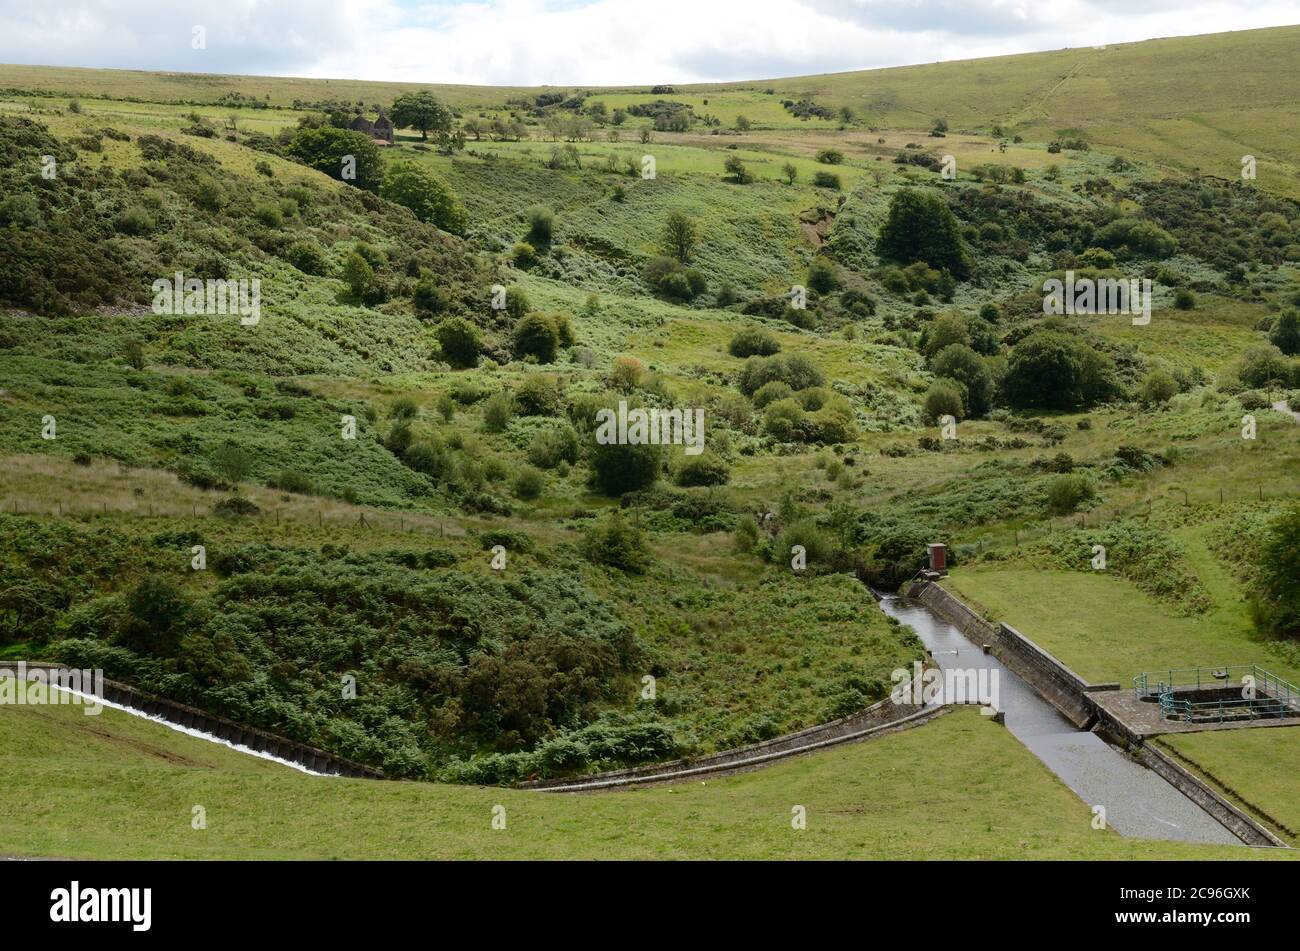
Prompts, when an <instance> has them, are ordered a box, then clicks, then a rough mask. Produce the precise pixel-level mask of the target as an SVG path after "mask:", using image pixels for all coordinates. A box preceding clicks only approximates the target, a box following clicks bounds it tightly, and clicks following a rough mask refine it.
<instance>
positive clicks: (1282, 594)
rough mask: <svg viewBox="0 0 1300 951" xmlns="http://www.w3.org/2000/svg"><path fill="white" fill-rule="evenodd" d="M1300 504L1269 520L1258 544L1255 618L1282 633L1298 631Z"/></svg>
mask: <svg viewBox="0 0 1300 951" xmlns="http://www.w3.org/2000/svg"><path fill="white" fill-rule="evenodd" d="M1297 538H1300V507H1297V506H1291V507H1290V508H1288V509H1286V510H1285V511H1283V512H1282V513H1281V514H1280V515H1278V516H1276V517H1275V518H1274V519H1273V520H1272V521H1271V522H1270V524H1269V526H1268V530H1267V534H1266V535H1265V537H1264V540H1263V543H1262V544H1261V545H1260V552H1259V561H1258V571H1259V581H1260V583H1259V594H1258V597H1257V600H1256V601H1255V602H1254V604H1253V605H1252V608H1253V611H1252V613H1253V614H1254V616H1255V619H1256V622H1257V623H1258V624H1260V626H1261V627H1263V628H1264V629H1265V630H1267V631H1270V632H1272V633H1274V634H1279V635H1282V636H1288V637H1295V636H1296V635H1297V634H1300V546H1298V545H1296V539H1297Z"/></svg>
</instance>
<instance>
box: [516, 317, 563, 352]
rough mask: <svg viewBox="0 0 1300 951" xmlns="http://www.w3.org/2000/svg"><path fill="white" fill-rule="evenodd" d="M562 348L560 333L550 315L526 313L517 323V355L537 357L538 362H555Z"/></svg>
mask: <svg viewBox="0 0 1300 951" xmlns="http://www.w3.org/2000/svg"><path fill="white" fill-rule="evenodd" d="M559 349H560V334H559V331H558V329H557V328H556V326H555V321H554V320H552V319H551V317H550V315H548V314H542V313H531V314H526V315H525V316H524V317H523V318H522V319H521V320H520V321H519V323H517V324H515V330H514V350H515V356H517V357H527V356H531V357H535V358H536V360H537V362H538V363H554V362H555V355H556V353H557V352H558V351H559Z"/></svg>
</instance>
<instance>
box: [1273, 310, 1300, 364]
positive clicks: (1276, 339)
mask: <svg viewBox="0 0 1300 951" xmlns="http://www.w3.org/2000/svg"><path fill="white" fill-rule="evenodd" d="M1268 339H1269V342H1270V343H1272V344H1273V346H1275V347H1277V348H1278V350H1280V351H1282V353H1285V354H1286V355H1287V356H1291V357H1294V356H1300V311H1294V310H1289V311H1287V312H1285V313H1284V314H1282V316H1280V317H1279V318H1278V319H1277V323H1276V324H1274V325H1273V329H1272V330H1271V331H1270V332H1269V335H1268Z"/></svg>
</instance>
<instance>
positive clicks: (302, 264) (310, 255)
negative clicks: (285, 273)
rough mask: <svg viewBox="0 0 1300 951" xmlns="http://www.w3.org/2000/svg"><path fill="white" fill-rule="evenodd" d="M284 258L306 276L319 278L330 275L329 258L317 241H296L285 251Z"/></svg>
mask: <svg viewBox="0 0 1300 951" xmlns="http://www.w3.org/2000/svg"><path fill="white" fill-rule="evenodd" d="M282 256H283V258H284V259H285V260H286V261H288V262H289V263H290V264H291V265H293V266H294V267H296V268H297V269H298V270H300V271H302V273H304V274H312V275H315V276H317V277H320V276H322V275H325V274H328V273H329V258H328V257H326V255H325V249H324V248H322V247H321V246H320V245H319V244H317V243H316V242H315V241H310V240H307V241H295V242H294V243H293V244H291V245H289V247H287V248H286V249H285V250H284V253H283V255H282Z"/></svg>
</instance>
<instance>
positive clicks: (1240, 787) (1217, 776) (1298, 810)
mask: <svg viewBox="0 0 1300 951" xmlns="http://www.w3.org/2000/svg"><path fill="white" fill-rule="evenodd" d="M1159 743H1160V745H1161V746H1163V747H1165V749H1167V750H1169V751H1170V752H1172V753H1174V754H1176V755H1177V756H1178V757H1179V758H1180V759H1182V761H1183V762H1184V764H1185V765H1188V766H1190V767H1191V768H1192V770H1193V771H1194V772H1196V773H1198V774H1200V775H1201V776H1202V777H1203V778H1205V779H1207V780H1209V781H1210V782H1211V783H1212V784H1213V785H1215V786H1217V787H1218V788H1219V789H1220V790H1221V791H1223V792H1224V793H1226V794H1227V795H1228V796H1229V798H1231V799H1233V800H1234V801H1235V802H1236V803H1237V804H1238V805H1239V806H1244V807H1245V808H1246V809H1247V810H1248V811H1250V812H1252V813H1254V814H1255V815H1256V816H1257V817H1258V818H1260V819H1263V820H1264V822H1266V823H1267V824H1268V825H1269V826H1271V827H1272V828H1273V830H1274V831H1276V832H1278V833H1280V834H1281V835H1282V837H1283V838H1285V839H1287V840H1288V841H1289V842H1290V843H1291V844H1292V845H1296V844H1297V843H1300V789H1297V787H1296V782H1295V777H1296V775H1297V772H1300V729H1296V728H1295V727H1268V728H1263V729H1252V730H1222V731H1210V732H1205V733H1179V734H1171V735H1169V736H1162V737H1161V738H1160V740H1159Z"/></svg>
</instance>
